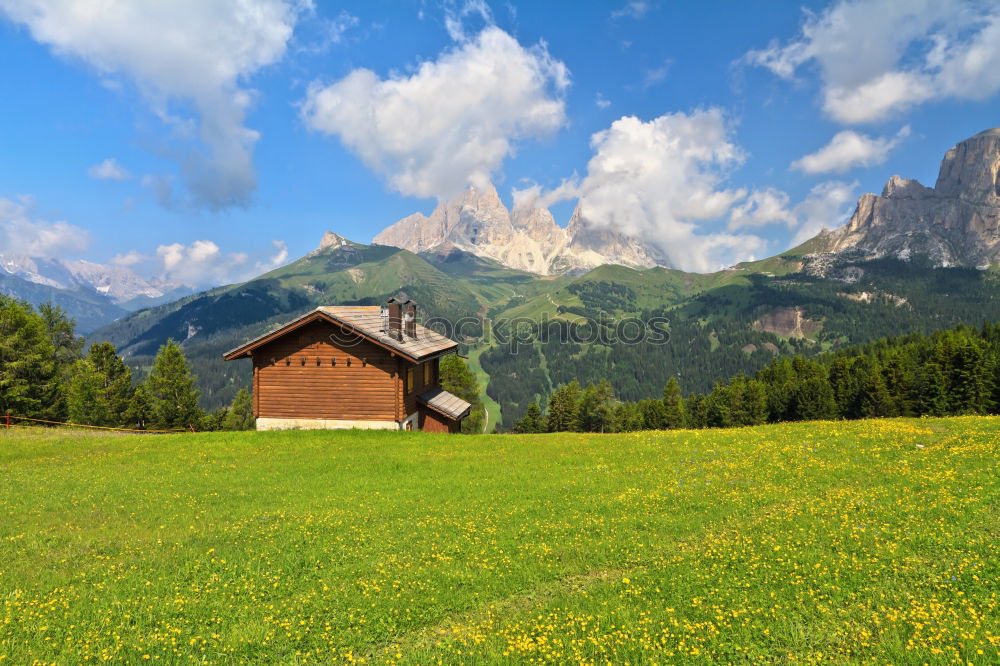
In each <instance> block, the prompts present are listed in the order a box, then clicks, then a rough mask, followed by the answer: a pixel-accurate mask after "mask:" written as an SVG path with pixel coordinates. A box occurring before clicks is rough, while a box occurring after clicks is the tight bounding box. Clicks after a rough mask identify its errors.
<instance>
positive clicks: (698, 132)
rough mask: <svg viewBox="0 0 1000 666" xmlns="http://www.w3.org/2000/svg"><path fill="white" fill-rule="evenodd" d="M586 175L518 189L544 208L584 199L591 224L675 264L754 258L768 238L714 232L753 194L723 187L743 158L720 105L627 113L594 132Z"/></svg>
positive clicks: (687, 266)
mask: <svg viewBox="0 0 1000 666" xmlns="http://www.w3.org/2000/svg"><path fill="white" fill-rule="evenodd" d="M591 146H592V148H593V150H594V156H593V157H592V158H591V159H590V161H589V163H588V164H587V175H586V176H585V177H584V178H583V179H582V180H579V181H578V182H574V181H567V182H564V183H563V185H562V186H560V188H558V190H557V191H556V192H554V193H541V192H540V190H535V189H533V188H526V189H525V190H522V191H520V192H518V193H517V195H518V197H519V200H520V201H521V202H522V203H523V202H525V201H526V200H529V199H530V198H531V197H535V198H536V201H537V202H539V203H540V204H541V205H549V204H551V203H553V202H554V201H556V200H559V199H568V198H572V197H573V196H576V197H579V205H580V210H581V212H582V214H583V217H584V219H585V220H586V221H587V223H588V224H590V225H593V226H596V227H599V228H609V229H613V230H616V231H618V232H621V233H625V234H627V235H631V236H635V237H638V238H640V239H642V240H644V241H646V242H649V243H652V244H655V245H656V246H658V247H659V248H660V249H661V250H662V251H663V253H664V254H665V255H666V257H667V258H668V259H669V261H670V262H671V264H672V265H674V266H676V267H677V268H682V269H684V270H694V271H709V270H715V269H718V268H720V267H723V266H727V265H731V264H733V263H735V262H736V261H738V260H744V259H749V258H753V257H754V256H756V254H757V253H759V252H761V251H763V250H764V249H765V248H766V241H765V240H764V239H762V238H760V237H758V236H754V235H751V234H731V233H725V232H723V231H713V230H712V229H711V228H710V226H709V225H710V223H712V222H714V221H717V220H719V219H721V218H722V217H723V216H725V215H726V214H727V213H728V212H729V210H730V208H731V207H732V206H733V205H734V204H735V203H737V202H738V201H740V200H742V199H743V198H744V197H746V195H747V192H746V191H745V190H732V189H726V188H724V187H723V183H724V181H725V179H726V176H727V175H728V173H729V172H730V171H731V170H732V169H733V168H735V167H736V166H738V165H740V164H741V163H742V162H743V160H744V154H743V151H742V150H740V148H739V147H738V146H737V145H736V144H734V143H733V142H732V141H731V140H730V131H729V128H728V127H727V125H726V120H725V117H724V115H723V113H722V111H721V110H720V109H716V108H712V109H707V110H699V111H694V112H692V113H690V114H686V113H681V112H678V113H671V114H667V115H663V116H660V117H658V118H654V119H653V120H650V121H648V122H643V121H641V120H639V119H638V118H635V117H632V116H625V117H622V118H620V119H618V120H616V121H615V122H614V123H612V125H611V127H609V128H608V129H606V130H604V131H601V132H597V133H596V134H594V135H593V137H591Z"/></svg>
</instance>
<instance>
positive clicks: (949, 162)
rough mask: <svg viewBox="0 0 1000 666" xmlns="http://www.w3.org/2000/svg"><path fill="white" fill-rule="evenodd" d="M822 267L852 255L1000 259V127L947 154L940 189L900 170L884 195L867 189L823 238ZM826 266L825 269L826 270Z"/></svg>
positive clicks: (817, 259) (818, 262)
mask: <svg viewBox="0 0 1000 666" xmlns="http://www.w3.org/2000/svg"><path fill="white" fill-rule="evenodd" d="M814 240H815V241H817V245H818V249H819V251H818V252H817V253H815V254H814V255H812V256H811V257H810V258H811V259H812V263H813V264H814V265H815V266H824V265H829V263H830V261H831V259H833V258H836V257H838V256H843V257H850V258H879V257H898V258H901V259H908V258H909V257H910V256H912V255H918V254H919V255H925V256H927V257H929V258H930V260H931V261H932V262H933V263H934V264H935V265H936V266H942V267H943V266H967V267H973V266H975V267H983V266H987V265H989V264H993V263H997V262H998V261H1000V128H994V129H989V130H986V131H985V132H980V133H979V134H977V135H975V136H973V137H971V138H968V139H966V140H964V141H961V142H959V143H958V144H957V145H956V146H955V147H954V148H952V149H951V150H949V151H948V152H947V153H945V156H944V159H943V160H942V161H941V169H940V171H939V172H938V178H937V182H936V183H935V185H934V187H933V188H930V187H925V186H924V185H921V184H920V183H918V182H917V181H916V180H911V179H907V178H901V177H899V176H893V177H892V178H890V179H889V182H888V183H886V185H885V188H884V189H883V190H882V194H881V195H880V196H877V195H875V194H865V195H862V197H861V198H860V199H859V200H858V207H857V209H855V211H854V215H853V216H852V217H851V220H850V222H848V223H847V224H846V225H844V226H843V227H840V228H839V229H836V230H834V231H828V232H824V233H822V234H821V235H820V236H818V237H817V238H816V239H814ZM820 272H821V271H820Z"/></svg>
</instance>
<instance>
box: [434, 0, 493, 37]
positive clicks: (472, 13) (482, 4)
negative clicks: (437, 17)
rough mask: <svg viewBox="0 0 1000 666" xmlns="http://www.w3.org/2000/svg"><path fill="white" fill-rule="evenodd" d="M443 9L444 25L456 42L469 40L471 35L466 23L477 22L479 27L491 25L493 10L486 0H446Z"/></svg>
mask: <svg viewBox="0 0 1000 666" xmlns="http://www.w3.org/2000/svg"><path fill="white" fill-rule="evenodd" d="M444 10H445V11H444V27H445V29H446V30H447V31H448V35H449V36H450V37H451V38H452V39H454V40H455V41H456V42H467V41H469V39H470V38H471V37H470V29H469V26H468V25H467V24H468V23H470V22H478V23H479V24H480V26H479V27H480V28H483V27H487V26H492V25H493V12H491V11H490V6H489V5H488V4H486V0H464V2H455V0H446V1H445V3H444ZM471 34H474V31H472V33H471Z"/></svg>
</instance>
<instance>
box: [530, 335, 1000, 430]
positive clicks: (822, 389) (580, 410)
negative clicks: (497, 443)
mask: <svg viewBox="0 0 1000 666" xmlns="http://www.w3.org/2000/svg"><path fill="white" fill-rule="evenodd" d="M997 413H1000V325H998V324H996V323H993V324H986V325H984V326H983V327H982V328H972V327H969V326H959V327H956V328H953V329H949V330H945V331H936V332H934V333H932V334H929V335H928V334H922V333H914V334H910V335H907V336H902V337H896V338H885V339H881V340H878V341H876V342H873V343H870V344H867V345H857V346H852V347H846V348H843V349H840V350H837V351H835V352H827V353H824V354H820V355H819V356H817V357H815V358H808V357H806V356H804V355H801V354H799V355H795V356H793V357H787V356H784V357H776V358H773V359H772V360H771V362H770V363H769V364H768V365H767V366H766V367H764V368H763V369H761V370H759V371H758V372H756V373H754V374H752V375H746V374H742V373H741V374H737V375H735V376H734V377H732V378H731V379H729V380H728V381H720V382H717V383H716V384H715V386H714V387H713V388H712V389H711V390H710V391H706V392H703V393H692V394H690V395H688V396H687V397H684V396H683V395H682V393H681V389H680V385H679V384H678V382H677V380H676V379H675V378H670V379H668V380H667V382H666V383H665V385H664V386H663V387H662V390H661V392H660V393H659V395H657V396H656V397H655V398H648V399H643V400H638V401H628V400H622V399H621V398H620V396H618V395H616V392H615V389H614V388H613V387H612V385H611V383H610V382H609V381H608V380H607V379H598V380H594V381H592V382H590V383H588V384H586V385H585V386H584V385H581V384H580V383H579V382H578V381H576V380H571V381H568V382H566V383H565V384H562V385H560V386H559V387H558V388H557V389H556V390H555V391H554V392H553V393H552V395H551V397H550V398H549V400H548V404H547V406H546V408H545V410H544V412H543V410H542V407H541V406H540V405H539V403H537V402H531V403H529V404H528V407H527V409H526V410H525V415H524V416H523V417H522V418H521V419H520V420H519V421H517V422H516V423H515V424H514V426H513V428H512V430H513V431H514V432H521V433H530V432H561V431H577V432H626V431H632V430H664V429H675V428H727V427H733V426H750V425H762V424H764V423H780V422H783V421H810V420H820V419H861V418H874V417H898V416H949V415H963V414H997Z"/></svg>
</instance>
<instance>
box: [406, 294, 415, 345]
mask: <svg viewBox="0 0 1000 666" xmlns="http://www.w3.org/2000/svg"><path fill="white" fill-rule="evenodd" d="M403 328H404V330H405V332H406V337H408V338H413V339H414V340H415V339H416V338H417V304H416V303H415V302H414V301H406V302H405V303H403Z"/></svg>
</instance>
